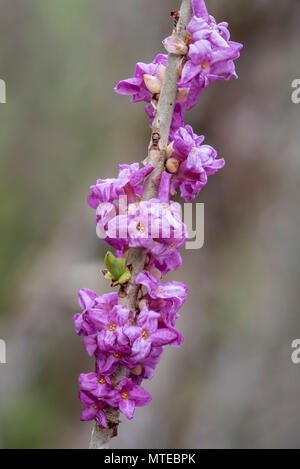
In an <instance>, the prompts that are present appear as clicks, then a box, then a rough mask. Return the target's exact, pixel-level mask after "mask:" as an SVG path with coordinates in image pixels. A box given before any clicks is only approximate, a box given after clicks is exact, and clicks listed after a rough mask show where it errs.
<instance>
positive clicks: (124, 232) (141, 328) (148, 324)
mask: <svg viewBox="0 0 300 469" xmlns="http://www.w3.org/2000/svg"><path fill="white" fill-rule="evenodd" d="M172 16H173V17H174V19H175V22H176V23H175V26H174V29H173V32H172V35H171V36H170V37H168V38H166V39H165V40H164V42H163V43H164V46H165V48H166V50H167V51H168V56H166V55H163V54H159V55H158V56H157V57H156V58H155V59H154V61H153V62H152V63H150V64H144V63H141V62H140V63H138V64H137V66H136V70H135V74H134V77H133V78H129V79H127V80H124V81H121V82H119V83H118V85H117V86H116V88H115V91H116V92H117V93H119V94H125V95H132V102H140V101H146V103H148V104H147V106H146V107H145V111H146V113H147V115H148V117H149V120H150V125H151V127H152V134H151V140H150V144H149V148H148V157H147V159H146V160H145V162H144V164H145V167H144V168H141V169H140V167H139V164H138V163H134V164H132V165H120V171H119V176H118V178H116V179H107V180H101V179H99V180H98V181H97V183H96V185H94V186H92V187H91V194H90V195H89V197H88V203H89V205H90V206H91V207H92V208H94V209H95V210H96V214H97V235H98V236H99V237H100V238H101V239H103V240H105V241H106V242H107V243H108V244H110V245H111V246H112V247H113V248H115V250H116V255H114V254H113V253H111V252H110V251H109V252H108V253H107V254H106V256H105V264H106V267H107V270H105V271H103V273H104V275H105V277H106V278H109V279H110V280H111V281H112V286H117V285H119V286H120V289H119V293H109V294H105V295H102V296H101V297H99V296H98V295H97V294H96V293H95V292H93V291H91V290H88V289H86V288H84V289H82V290H81V291H80V292H79V304H80V306H81V307H82V309H83V313H82V314H76V315H75V316H74V317H73V319H74V323H75V330H76V333H77V334H78V335H81V336H82V337H83V343H84V345H85V348H86V351H87V353H88V354H89V355H90V356H95V358H96V368H95V372H93V373H88V374H81V375H80V377H79V384H80V389H81V390H80V392H79V398H80V400H81V402H82V403H83V404H84V406H85V409H84V411H83V412H82V416H81V419H82V420H95V421H96V422H95V424H94V427H93V431H92V436H91V442H90V448H91V449H102V448H107V447H108V445H109V441H110V439H111V438H112V437H114V436H116V435H117V431H118V425H119V413H120V412H122V413H123V414H125V415H126V417H128V418H129V419H132V418H133V416H134V411H135V407H136V406H145V405H147V404H148V403H149V402H150V401H151V395H150V394H149V393H148V391H146V390H145V389H144V388H142V387H141V386H140V384H141V382H142V381H143V380H144V379H151V378H152V377H153V374H154V370H155V368H156V366H157V364H158V362H159V360H160V358H161V355H162V352H163V350H164V347H165V346H166V345H171V346H173V347H179V346H180V344H181V343H182V341H183V337H182V335H181V334H180V333H179V332H178V331H177V330H176V329H174V326H175V322H176V319H177V317H178V316H179V315H178V311H179V310H180V308H181V306H182V305H183V303H184V302H185V300H186V294H187V290H188V287H187V285H185V284H184V283H181V282H175V281H171V282H161V279H162V277H163V275H165V274H167V273H168V272H169V271H171V270H176V269H177V268H179V267H181V265H182V259H181V256H180V253H179V248H180V247H182V246H183V245H184V244H185V241H186V239H187V230H186V226H185V225H184V224H183V222H182V220H181V209H180V205H179V204H178V203H176V202H173V201H171V200H170V196H171V195H174V194H175V193H176V190H177V189H178V188H180V193H181V196H182V197H183V199H184V200H186V201H187V202H189V201H191V200H192V199H193V198H195V197H196V196H197V195H198V194H199V192H200V190H201V189H202V187H203V186H205V185H206V183H207V179H208V176H209V175H211V174H214V173H215V172H216V171H218V170H219V169H220V168H222V167H223V166H224V164H225V162H224V160H223V159H216V157H217V152H216V151H215V150H214V149H213V148H212V147H210V146H209V145H203V140H204V137H202V136H198V135H196V134H195V133H194V132H193V129H192V128H191V127H190V126H188V125H187V126H184V109H191V108H192V107H193V106H194V105H195V104H196V102H197V100H198V98H199V96H200V94H201V93H202V91H203V90H204V89H205V88H207V87H208V86H209V84H210V83H212V82H213V81H215V80H228V79H229V78H230V77H232V76H234V77H236V78H237V75H236V73H235V67H234V62H233V61H234V60H235V59H236V58H238V57H239V52H240V50H241V48H242V45H241V44H238V43H235V42H232V41H230V40H229V38H230V35H229V31H228V29H227V27H228V24H227V23H224V22H223V23H219V24H217V23H216V21H215V19H214V18H213V17H212V16H210V15H209V14H208V12H207V9H206V5H205V2H204V0H182V3H181V8H180V10H179V12H172ZM124 198H125V199H126V201H125V204H124Z"/></svg>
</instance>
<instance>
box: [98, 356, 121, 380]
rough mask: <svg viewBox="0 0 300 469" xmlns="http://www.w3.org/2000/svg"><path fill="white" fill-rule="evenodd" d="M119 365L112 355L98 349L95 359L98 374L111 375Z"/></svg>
mask: <svg viewBox="0 0 300 469" xmlns="http://www.w3.org/2000/svg"><path fill="white" fill-rule="evenodd" d="M118 366H119V363H118V359H117V358H115V357H114V355H108V354H105V353H103V352H100V351H98V353H97V361H96V372H97V374H98V375H101V376H105V375H109V376H110V375H112V374H114V373H115V371H117V368H118Z"/></svg>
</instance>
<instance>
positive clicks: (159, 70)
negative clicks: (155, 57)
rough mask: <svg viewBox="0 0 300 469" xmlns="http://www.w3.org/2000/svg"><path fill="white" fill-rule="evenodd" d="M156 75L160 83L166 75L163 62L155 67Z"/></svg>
mask: <svg viewBox="0 0 300 469" xmlns="http://www.w3.org/2000/svg"><path fill="white" fill-rule="evenodd" d="M156 76H157V78H158V79H159V80H160V82H161V83H162V82H163V81H164V79H165V76H166V67H165V66H164V65H163V64H159V66H158V67H157V72H156Z"/></svg>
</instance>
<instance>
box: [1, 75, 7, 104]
mask: <svg viewBox="0 0 300 469" xmlns="http://www.w3.org/2000/svg"><path fill="white" fill-rule="evenodd" d="M0 104H6V83H5V81H4V80H2V79H0Z"/></svg>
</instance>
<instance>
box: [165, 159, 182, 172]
mask: <svg viewBox="0 0 300 469" xmlns="http://www.w3.org/2000/svg"><path fill="white" fill-rule="evenodd" d="M166 168H167V170H168V171H169V173H171V174H176V173H177V172H178V168H179V161H178V160H176V158H169V159H168V160H167V162H166Z"/></svg>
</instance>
